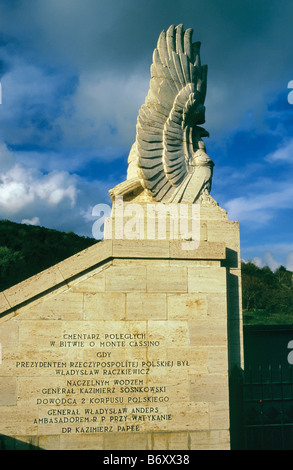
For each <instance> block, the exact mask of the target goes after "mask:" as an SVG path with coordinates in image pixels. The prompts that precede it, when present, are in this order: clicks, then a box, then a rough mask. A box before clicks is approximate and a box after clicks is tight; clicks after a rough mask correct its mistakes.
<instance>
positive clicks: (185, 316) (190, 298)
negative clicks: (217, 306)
mask: <svg viewBox="0 0 293 470" xmlns="http://www.w3.org/2000/svg"><path fill="white" fill-rule="evenodd" d="M167 305H168V318H169V319H170V320H192V319H194V318H198V317H202V316H204V317H206V316H207V296H206V294H201V293H199V294H197V293H195V294H168V296H167Z"/></svg>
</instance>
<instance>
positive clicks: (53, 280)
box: [5, 267, 64, 307]
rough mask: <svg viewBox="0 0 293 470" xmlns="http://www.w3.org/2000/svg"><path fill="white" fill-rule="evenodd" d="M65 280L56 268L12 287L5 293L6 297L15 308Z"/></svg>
mask: <svg viewBox="0 0 293 470" xmlns="http://www.w3.org/2000/svg"><path fill="white" fill-rule="evenodd" d="M63 281H64V278H63V277H62V275H61V273H60V271H59V270H58V268H56V267H52V268H49V269H47V270H46V271H42V272H41V273H40V274H36V275H35V276H33V277H31V278H29V279H27V280H25V281H23V282H21V283H19V284H17V285H16V286H13V287H10V288H9V289H7V290H6V291H5V297H6V299H7V301H8V303H9V305H10V306H11V307H15V306H17V305H18V304H20V303H23V302H25V301H26V300H28V299H31V298H33V297H35V296H37V295H38V294H41V293H42V292H45V291H46V290H47V289H50V288H52V287H54V286H56V285H58V284H59V283H62V282H63Z"/></svg>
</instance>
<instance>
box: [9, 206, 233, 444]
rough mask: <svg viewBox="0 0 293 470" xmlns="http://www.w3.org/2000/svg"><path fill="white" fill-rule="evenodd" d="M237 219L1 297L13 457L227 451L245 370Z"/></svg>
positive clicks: (100, 256) (137, 245)
mask: <svg viewBox="0 0 293 470" xmlns="http://www.w3.org/2000/svg"><path fill="white" fill-rule="evenodd" d="M239 292H240V257H239V230H238V224H237V223H235V222H229V221H228V220H227V216H226V215H225V214H224V213H223V211H222V212H221V211H220V212H219V211H218V209H217V208H215V209H204V208H202V209H201V240H200V243H199V246H198V248H197V249H195V250H182V240H115V239H113V240H104V241H103V242H99V243H97V244H96V245H94V246H92V247H90V248H88V249H86V250H84V251H82V252H81V253H79V254H77V255H75V256H73V257H71V258H68V259H67V260H65V261H63V262H61V263H58V264H57V265H55V266H54V267H52V268H50V269H48V270H46V271H44V272H42V273H40V274H38V275H36V276H34V277H33V278H30V279H28V280H27V281H24V282H22V283H20V284H18V285H16V286H14V287H12V288H10V289H8V290H6V291H4V292H2V293H1V294H0V312H1V320H0V321H1V324H0V342H1V350H2V353H1V365H0V415H1V421H0V434H2V439H1V441H2V448H4V449H5V448H9V446H13V445H14V444H13V442H15V443H17V445H16V444H15V445H16V447H17V446H18V447H17V448H21V446H25V445H27V444H28V445H31V446H35V447H36V448H42V449H60V450H61V449H62V450H65V449H75V450H79V449H89V450H91V449H101V450H119V449H121V450H125V449H129V450H172V449H174V450H175V449H177V450H192V449H196V450H200V449H204V450H211V449H229V448H230V431H229V429H230V424H229V387H228V378H229V370H230V369H231V367H233V365H235V364H238V365H239V364H240V363H241V361H242V352H241V351H242V337H241V331H242V328H241V315H240V305H241V303H240V296H239Z"/></svg>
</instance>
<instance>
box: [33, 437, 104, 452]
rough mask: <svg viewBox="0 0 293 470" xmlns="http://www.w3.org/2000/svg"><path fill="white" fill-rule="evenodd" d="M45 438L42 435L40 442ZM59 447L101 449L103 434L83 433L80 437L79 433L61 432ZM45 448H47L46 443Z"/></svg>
mask: <svg viewBox="0 0 293 470" xmlns="http://www.w3.org/2000/svg"><path fill="white" fill-rule="evenodd" d="M50 437H51V436H50ZM47 438H48V437H47V436H42V437H41V438H40V444H41V443H42V442H44V441H45V440H46V439H47ZM60 447H61V449H62V450H76V449H79V450H103V449H104V436H103V435H99V434H98V435H97V434H96V435H95V434H91V435H83V436H82V439H81V438H80V435H78V434H77V435H71V434H62V435H61V436H60ZM54 448H56V447H53V449H54ZM46 449H48V445H47V443H46Z"/></svg>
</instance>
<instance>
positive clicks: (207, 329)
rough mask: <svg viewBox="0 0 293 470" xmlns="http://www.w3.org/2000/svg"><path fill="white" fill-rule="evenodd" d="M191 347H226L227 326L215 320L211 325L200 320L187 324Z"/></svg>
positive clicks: (221, 321)
mask: <svg viewBox="0 0 293 470" xmlns="http://www.w3.org/2000/svg"><path fill="white" fill-rule="evenodd" d="M188 328H189V338H190V345H191V346H206V347H212V346H213V347H217V346H225V347H226V345H227V325H226V324H225V323H224V322H223V320H221V319H219V320H217V319H215V320H214V321H213V324H212V328H211V324H210V323H209V322H206V321H204V320H201V319H197V320H190V321H189V322H188Z"/></svg>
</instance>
